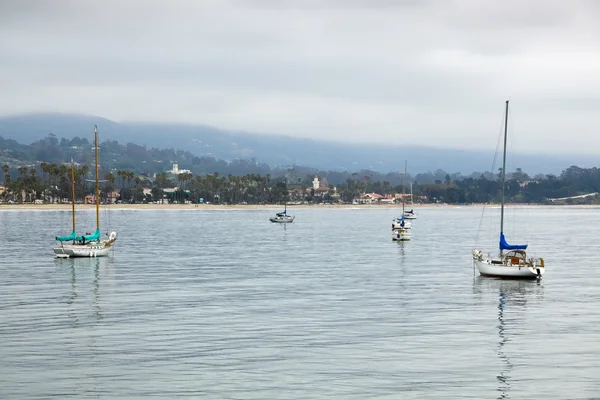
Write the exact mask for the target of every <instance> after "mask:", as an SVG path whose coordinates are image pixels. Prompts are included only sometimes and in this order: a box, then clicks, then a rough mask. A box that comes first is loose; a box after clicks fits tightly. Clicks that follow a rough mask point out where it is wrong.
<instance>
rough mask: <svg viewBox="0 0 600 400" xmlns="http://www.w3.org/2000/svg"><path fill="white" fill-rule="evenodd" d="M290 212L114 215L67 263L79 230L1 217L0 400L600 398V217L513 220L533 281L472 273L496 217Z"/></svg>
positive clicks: (46, 220) (547, 214)
mask: <svg viewBox="0 0 600 400" xmlns="http://www.w3.org/2000/svg"><path fill="white" fill-rule="evenodd" d="M276 211H279V209H269V210H263V209H261V210H241V211H236V210H230V211H214V210H210V211H208V210H204V209H202V208H201V207H198V208H191V209H190V210H183V211H182V210H154V211H150V210H112V211H110V212H109V213H103V214H102V223H103V231H106V230H107V229H111V230H115V231H117V232H118V234H119V238H118V240H117V245H116V249H115V251H114V254H112V256H111V257H108V258H103V259H101V258H99V259H67V260H63V259H55V258H54V256H53V253H52V247H53V245H54V236H56V235H59V234H68V233H70V231H71V227H70V213H69V212H68V211H26V210H23V211H20V210H18V211H6V210H4V211H2V210H0V399H3V400H6V399H20V400H26V399H49V398H57V399H65V398H75V399H149V398H157V399H175V398H178V399H179V398H197V399H323V398H327V399H445V398H447V399H456V398H464V399H550V398H553V399H592V398H600V252H599V251H598V249H599V246H600V245H599V238H600V210H595V209H571V208H549V207H530V208H518V209H509V210H507V225H506V226H507V228H506V229H505V231H506V233H507V240H508V241H509V242H511V243H512V242H514V243H517V242H519V241H527V242H528V243H529V244H530V250H531V252H532V254H533V253H535V255H537V256H543V257H544V258H545V261H546V269H547V271H546V274H545V275H544V277H543V279H542V280H541V281H529V282H524V281H502V280H495V279H490V278H481V277H478V276H477V274H476V273H475V271H474V270H473V265H472V262H471V249H472V248H473V246H474V245H475V244H476V241H479V244H481V245H482V246H483V249H484V250H488V249H491V250H492V249H494V248H495V246H496V240H497V230H496V229H497V219H498V218H497V214H498V213H497V209H496V210H489V211H490V213H489V214H490V215H495V216H492V217H490V218H488V217H487V214H488V213H487V212H486V213H485V214H484V218H483V223H481V224H480V221H481V215H482V213H481V209H479V208H471V207H465V208H422V209H419V208H417V209H416V212H417V213H418V214H419V218H418V219H417V220H416V221H414V222H413V239H412V240H411V241H410V242H405V243H397V242H392V240H391V220H392V218H393V217H394V216H396V215H397V213H396V211H395V210H394V209H390V208H382V209H372V208H371V209H360V208H358V209H353V208H352V207H348V208H347V209H344V208H341V209H324V208H314V209H313V208H302V209H294V208H293V207H290V208H288V211H291V213H292V214H295V215H296V221H295V222H294V223H293V224H290V225H279V224H271V223H269V221H268V217H269V216H271V215H272V214H274V213H275V212H276ZM490 221H491V222H493V224H490ZM78 224H79V226H80V227H81V229H78V230H79V231H86V230H87V231H89V232H93V230H94V214H93V212H92V211H91V210H90V211H82V212H80V213H78ZM107 225H110V226H107ZM478 232H481V233H480V234H479V239H477V237H478Z"/></svg>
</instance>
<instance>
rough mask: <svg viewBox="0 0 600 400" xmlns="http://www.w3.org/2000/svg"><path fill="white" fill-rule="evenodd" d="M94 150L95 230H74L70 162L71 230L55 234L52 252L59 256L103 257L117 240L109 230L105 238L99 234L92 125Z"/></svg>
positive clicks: (73, 187)
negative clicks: (82, 231) (66, 232)
mask: <svg viewBox="0 0 600 400" xmlns="http://www.w3.org/2000/svg"><path fill="white" fill-rule="evenodd" d="M94 150H95V154H96V193H95V194H96V196H95V197H96V231H95V232H94V233H92V234H86V235H79V236H78V235H77V233H76V230H75V167H74V166H73V163H72V162H71V192H72V193H71V194H72V199H71V204H72V208H71V212H72V218H73V231H72V232H71V234H70V235H68V236H56V241H57V245H56V246H55V247H54V254H55V255H56V256H57V257H59V258H69V257H103V256H107V255H108V254H109V252H110V250H111V248H113V245H114V243H115V241H116V240H117V233H116V232H111V233H110V234H109V235H108V238H107V239H106V240H101V237H100V236H101V234H100V196H99V190H98V128H97V127H96V126H95V125H94Z"/></svg>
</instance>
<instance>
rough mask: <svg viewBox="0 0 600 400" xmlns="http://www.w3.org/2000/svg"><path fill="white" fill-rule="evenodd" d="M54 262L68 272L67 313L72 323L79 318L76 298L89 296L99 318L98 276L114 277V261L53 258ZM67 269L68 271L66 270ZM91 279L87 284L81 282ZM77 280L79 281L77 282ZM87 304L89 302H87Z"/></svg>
mask: <svg viewBox="0 0 600 400" xmlns="http://www.w3.org/2000/svg"><path fill="white" fill-rule="evenodd" d="M54 264H55V266H56V268H57V269H59V270H60V271H62V272H64V273H68V274H69V277H70V281H71V282H70V283H71V294H70V295H69V297H68V300H67V304H68V305H69V315H70V316H71V317H72V321H73V323H72V325H73V326H74V327H75V326H77V324H78V322H79V320H78V318H77V316H76V313H75V310H76V307H75V303H76V302H77V299H78V298H86V297H88V296H89V297H91V301H92V304H93V307H94V314H95V317H96V319H98V320H99V319H101V318H102V314H101V309H100V276H101V275H102V276H104V277H105V278H106V277H109V280H110V278H113V277H114V272H115V271H114V262H113V260H112V259H110V258H102V257H101V258H95V257H92V258H55V259H54ZM67 271H68V272H67ZM89 280H91V282H90V283H91V287H90V286H89V284H87V283H86V284H83V285H82V281H83V282H88V281H89ZM78 281H79V282H78ZM88 304H89V303H88Z"/></svg>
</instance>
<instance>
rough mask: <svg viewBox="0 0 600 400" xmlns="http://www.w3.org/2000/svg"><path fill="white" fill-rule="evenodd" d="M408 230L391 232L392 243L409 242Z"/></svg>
mask: <svg viewBox="0 0 600 400" xmlns="http://www.w3.org/2000/svg"><path fill="white" fill-rule="evenodd" d="M410 236H411V234H410V229H394V230H393V231H392V240H393V241H406V240H410Z"/></svg>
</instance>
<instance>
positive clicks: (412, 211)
mask: <svg viewBox="0 0 600 400" xmlns="http://www.w3.org/2000/svg"><path fill="white" fill-rule="evenodd" d="M412 186H413V185H412V182H411V183H410V211H404V219H417V214H416V213H415V209H414V204H413V188H412Z"/></svg>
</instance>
